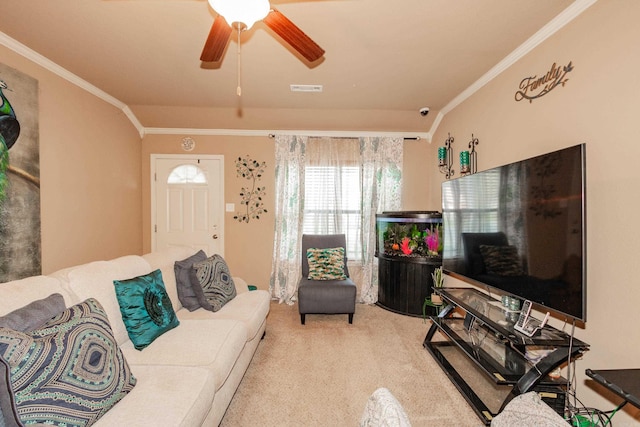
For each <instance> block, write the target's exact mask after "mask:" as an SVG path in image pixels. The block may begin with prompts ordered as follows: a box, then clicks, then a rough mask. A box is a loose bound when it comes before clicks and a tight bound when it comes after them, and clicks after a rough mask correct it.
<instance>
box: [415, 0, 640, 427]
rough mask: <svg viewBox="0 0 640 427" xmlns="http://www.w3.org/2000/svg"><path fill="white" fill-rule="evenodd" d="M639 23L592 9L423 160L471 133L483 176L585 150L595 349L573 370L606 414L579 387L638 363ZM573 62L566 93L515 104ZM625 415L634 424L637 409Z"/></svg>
mask: <svg viewBox="0 0 640 427" xmlns="http://www.w3.org/2000/svg"><path fill="white" fill-rule="evenodd" d="M638 16H640V2H637V1H635V0H611V1H600V2H597V3H596V4H595V5H593V6H592V7H591V8H589V9H588V10H587V11H585V12H584V13H583V14H582V15H581V16H579V17H578V18H577V19H576V20H575V21H573V22H572V23H570V24H569V25H568V26H567V27H565V28H564V29H562V30H561V31H560V32H558V33H557V34H556V35H554V36H552V38H550V39H549V40H547V41H546V42H545V43H544V44H542V45H540V46H539V47H538V48H536V49H535V50H534V51H533V52H532V53H530V54H529V55H527V56H526V57H524V58H523V59H521V60H520V61H519V62H518V63H516V64H515V65H514V66H513V67H511V68H510V69H508V70H507V71H506V72H504V73H503V74H502V75H500V76H499V77H498V78H496V79H495V80H494V81H492V82H491V83H490V84H489V85H487V86H486V87H484V88H483V89H482V90H480V91H479V92H478V93H476V94H475V95H474V96H473V97H471V98H470V99H468V100H467V101H466V102H464V103H463V104H461V105H460V106H458V107H457V108H455V109H454V110H453V111H452V112H450V113H449V114H448V115H447V116H446V117H445V118H444V120H443V121H442V123H441V124H440V126H439V128H438V131H437V133H436V135H435V138H434V143H433V144H432V145H431V146H430V147H429V154H428V156H427V157H429V162H430V164H435V162H436V157H437V147H438V145H443V142H444V140H445V139H446V137H447V133H449V132H450V133H451V135H453V136H454V137H455V138H456V142H455V143H454V153H455V156H457V155H458V153H459V152H460V151H461V150H463V149H467V142H468V141H469V139H470V138H471V134H472V133H473V134H474V135H475V136H477V137H478V138H479V139H480V145H478V152H479V170H483V169H488V168H491V167H493V166H497V165H501V164H505V163H509V162H512V161H516V160H521V159H524V158H528V157H531V156H534V155H538V154H542V153H545V152H549V151H553V150H556V149H559V148H563V147H568V146H572V145H575V144H578V143H581V142H585V143H586V145H587V149H586V151H587V236H588V237H587V242H588V246H587V253H588V255H587V263H588V271H587V283H588V285H587V286H588V304H587V316H588V319H587V323H586V327H585V328H584V329H577V332H576V335H577V336H578V338H580V339H582V340H584V341H586V342H587V343H589V344H591V350H590V351H589V352H587V353H586V355H585V356H584V358H583V360H580V361H579V362H578V363H577V365H576V372H577V374H578V384H577V385H578V397H579V398H580V399H581V400H582V401H583V402H584V403H585V404H587V405H589V406H594V407H597V408H600V409H605V410H608V409H612V408H613V405H614V404H617V403H618V402H619V399H617V398H612V399H611V400H610V401H608V400H605V399H604V398H603V397H602V396H603V395H604V393H600V392H594V391H593V390H592V389H591V387H590V386H588V385H586V384H585V383H584V379H585V375H584V370H585V369H586V368H592V369H607V368H631V367H634V368H637V367H638V366H639V365H638V355H639V354H640V328H638V327H637V320H636V317H637V316H636V313H637V311H638V304H640V286H638V284H639V282H638V274H637V271H636V267H635V266H636V265H637V255H638V242H640V228H638V226H637V214H636V213H637V212H638V210H640V201H639V200H638V197H636V193H637V189H636V188H635V187H636V183H637V182H638V178H639V175H638V168H637V167H636V165H635V163H636V162H637V161H638V159H640V144H638V141H637V139H638V125H637V124H638V117H640V99H639V98H638V94H640V79H638V77H637V70H638V69H640V55H638V51H637V49H635V48H633V46H635V43H636V41H637V40H640V26H639V25H638V23H637V18H638ZM569 61H572V62H573V65H574V66H575V69H574V70H573V71H572V72H570V73H569V74H568V76H567V77H568V78H569V80H568V82H567V83H566V85H565V86H564V87H558V88H556V89H555V90H553V91H552V92H551V93H549V94H548V95H546V96H544V97H542V98H539V99H537V100H534V101H533V102H532V103H529V102H526V101H521V102H516V101H515V100H514V94H515V92H516V90H517V88H518V85H519V82H520V81H521V80H522V79H523V78H524V77H527V76H530V75H535V74H537V75H539V76H540V75H543V74H545V73H546V72H547V70H548V69H549V68H550V66H551V64H553V63H554V62H557V63H558V65H564V64H566V63H568V62H569ZM458 168H459V165H457V168H456V169H458ZM456 176H458V175H456ZM431 178H432V183H433V186H432V191H431V195H432V196H433V197H434V199H433V200H431V203H434V204H436V203H439V200H437V198H436V194H439V192H438V189H439V183H440V182H442V179H443V178H442V175H440V174H439V173H438V172H437V171H436V168H435V167H434V168H431ZM448 283H453V280H450V281H449V282H448ZM556 325H561V323H560V322H559V321H556ZM628 406H630V405H628ZM625 412H626V413H633V414H634V415H635V416H636V420H640V415H639V414H638V412H639V411H638V410H635V409H631V408H628V409H627V410H626V411H625ZM615 420H616V421H615V424H616V425H618V424H619V423H631V421H630V417H629V416H628V415H626V414H622V415H616V417H615ZM622 425H631V424H622ZM633 425H637V424H636V423H633Z"/></svg>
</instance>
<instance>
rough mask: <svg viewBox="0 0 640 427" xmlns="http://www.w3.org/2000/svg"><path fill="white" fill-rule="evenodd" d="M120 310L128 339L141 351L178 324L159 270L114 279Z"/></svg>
mask: <svg viewBox="0 0 640 427" xmlns="http://www.w3.org/2000/svg"><path fill="white" fill-rule="evenodd" d="M113 283H114V285H115V287H116V297H117V298H118V304H120V313H121V314H122V320H123V322H124V326H125V327H126V328H127V333H128V334H129V339H130V340H131V342H133V346H134V347H135V348H136V349H137V350H142V349H143V348H145V347H147V346H148V345H149V344H151V343H152V342H153V341H154V340H155V339H156V338H158V337H159V336H160V335H162V334H164V333H165V332H167V331H169V330H171V329H173V328H175V327H176V326H178V325H179V324H180V322H179V321H178V318H177V317H176V313H175V311H174V310H173V305H171V300H170V299H169V295H167V291H166V289H165V287H164V282H163V281H162V273H161V272H160V269H158V270H155V271H152V272H151V273H149V274H145V275H143V276H138V277H134V278H132V279H127V280H114V281H113Z"/></svg>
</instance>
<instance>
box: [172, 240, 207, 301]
mask: <svg viewBox="0 0 640 427" xmlns="http://www.w3.org/2000/svg"><path fill="white" fill-rule="evenodd" d="M205 259H207V255H206V254H205V253H204V251H202V250H200V251H198V252H196V253H195V254H193V255H191V256H190V257H189V258H186V259H183V260H182V261H176V262H175V264H174V267H173V268H174V274H175V276H176V287H177V290H178V299H179V300H180V303H181V304H182V306H183V307H184V308H186V309H187V310H189V311H193V310H197V309H199V308H200V302H199V301H198V295H197V294H196V292H195V289H194V286H200V285H199V283H191V269H192V268H193V264H194V263H196V262H200V261H204V260H205Z"/></svg>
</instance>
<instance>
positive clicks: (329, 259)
mask: <svg viewBox="0 0 640 427" xmlns="http://www.w3.org/2000/svg"><path fill="white" fill-rule="evenodd" d="M307 261H308V262H309V277H308V279H309V280H345V279H346V278H347V275H346V274H345V271H344V248H309V249H307Z"/></svg>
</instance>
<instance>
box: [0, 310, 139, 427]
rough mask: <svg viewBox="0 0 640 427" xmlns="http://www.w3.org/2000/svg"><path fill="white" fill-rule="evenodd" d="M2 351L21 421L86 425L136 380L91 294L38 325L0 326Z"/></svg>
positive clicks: (67, 425)
mask: <svg viewBox="0 0 640 427" xmlns="http://www.w3.org/2000/svg"><path fill="white" fill-rule="evenodd" d="M0 354H1V355H2V357H3V358H4V360H5V361H6V362H7V363H8V365H9V366H10V368H11V375H10V382H11V388H12V390H13V395H14V398H15V403H16V408H17V409H16V411H17V414H18V416H19V418H20V421H21V422H22V423H23V424H25V425H30V424H38V423H41V424H46V425H52V426H66V427H73V426H90V425H91V424H93V423H95V422H96V421H97V420H98V419H99V418H100V417H101V416H102V415H104V413H106V412H107V411H108V410H109V409H110V408H111V407H112V406H113V405H115V404H116V403H117V402H118V401H119V400H120V399H122V398H123V397H124V396H125V395H126V394H127V393H129V391H131V389H132V388H133V387H134V386H135V384H136V379H135V377H134V376H133V375H132V373H131V369H130V368H129V365H128V364H127V361H126V360H125V358H124V355H123V354H122V351H121V350H120V347H118V344H117V342H116V340H115V338H114V337H113V332H112V331H111V326H110V325H109V320H108V318H107V315H106V313H105V312H104V309H103V308H102V306H101V305H100V303H98V301H97V300H95V299H88V300H86V301H84V302H82V303H79V304H76V305H74V306H72V307H70V308H68V309H66V310H65V311H63V312H62V313H60V314H59V315H58V316H56V317H54V318H53V319H51V320H50V321H49V322H47V323H46V324H45V325H44V326H42V327H41V328H40V329H37V330H33V331H30V332H20V331H16V330H13V329H7V328H0Z"/></svg>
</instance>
